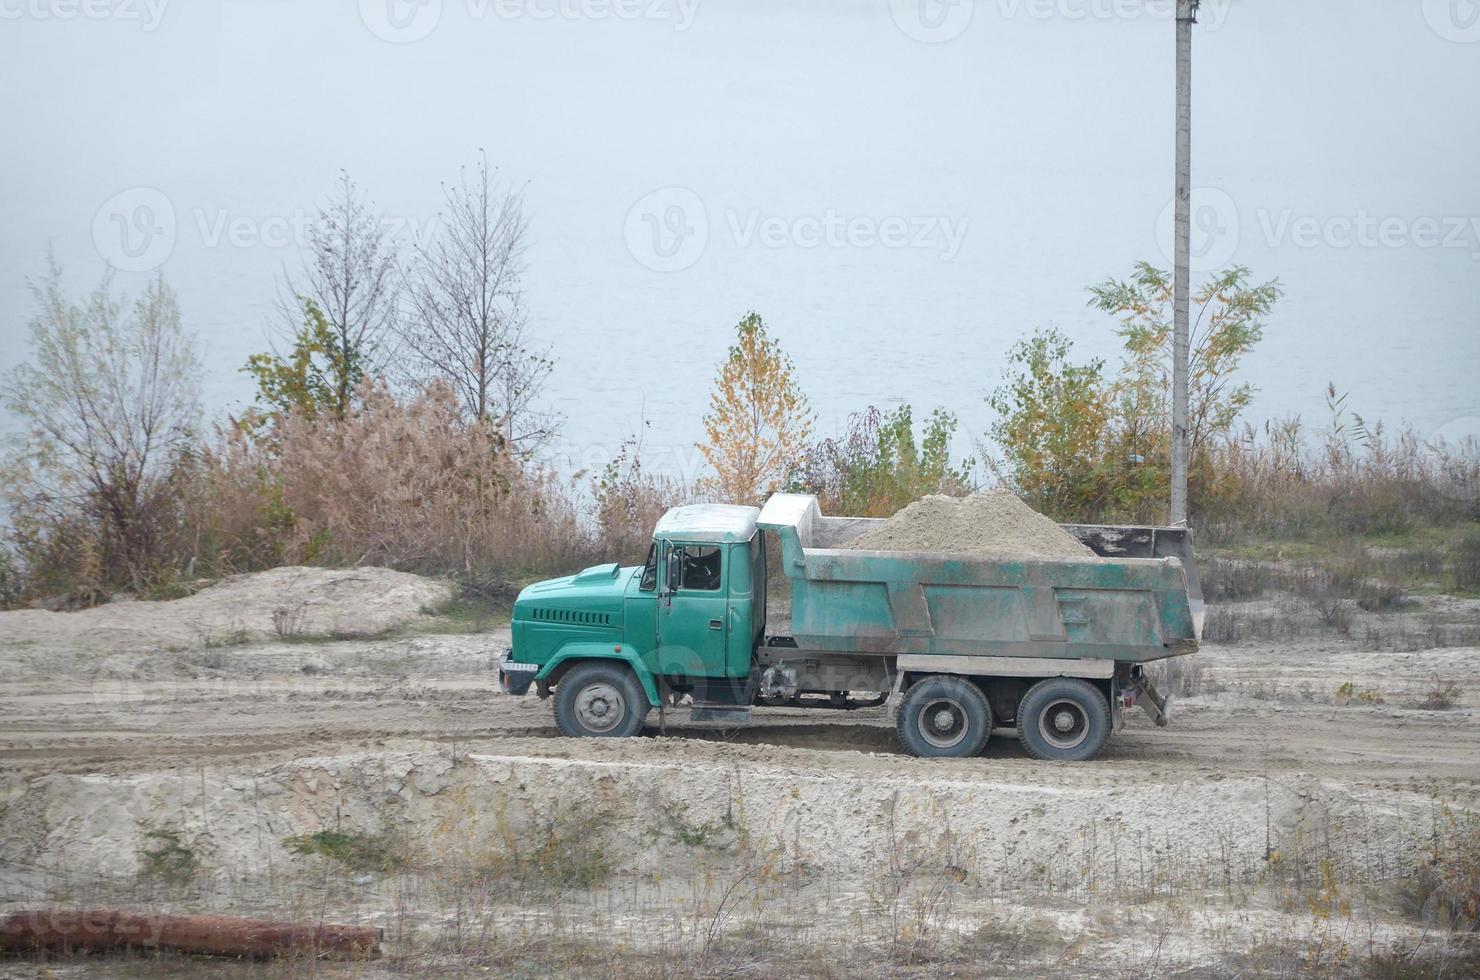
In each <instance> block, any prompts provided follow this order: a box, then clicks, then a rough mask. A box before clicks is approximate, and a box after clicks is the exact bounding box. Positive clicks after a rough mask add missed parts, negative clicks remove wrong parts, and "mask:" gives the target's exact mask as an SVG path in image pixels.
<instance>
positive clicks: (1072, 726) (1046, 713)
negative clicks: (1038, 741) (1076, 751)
mask: <svg viewBox="0 0 1480 980" xmlns="http://www.w3.org/2000/svg"><path fill="white" fill-rule="evenodd" d="M1038 734H1039V735H1041V736H1043V740H1044V741H1045V742H1047V743H1048V744H1049V745H1051V746H1053V747H1054V748H1056V749H1060V750H1066V749H1072V748H1075V747H1077V746H1078V745H1079V744H1080V743H1081V742H1083V741H1084V740H1085V739H1086V738H1088V737H1089V716H1088V715H1087V714H1086V713H1085V710H1084V706H1083V705H1082V704H1080V703H1079V702H1077V701H1073V700H1071V699H1069V698H1062V699H1060V700H1058V701H1054V702H1053V703H1051V704H1049V705H1047V706H1046V707H1044V709H1043V711H1042V712H1041V713H1040V714H1039V715H1038Z"/></svg>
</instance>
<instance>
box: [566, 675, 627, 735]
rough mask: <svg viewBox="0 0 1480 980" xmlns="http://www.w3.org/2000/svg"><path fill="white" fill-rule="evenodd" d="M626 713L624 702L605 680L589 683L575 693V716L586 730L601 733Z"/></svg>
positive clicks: (609, 728)
mask: <svg viewBox="0 0 1480 980" xmlns="http://www.w3.org/2000/svg"><path fill="white" fill-rule="evenodd" d="M625 713H626V702H624V701H623V700H622V694H621V692H620V691H618V690H617V689H616V688H615V687H613V686H612V685H610V684H607V683H605V682H600V683H597V684H590V685H588V686H586V687H585V688H582V689H581V692H580V693H579V694H577V695H576V717H577V718H579V719H580V722H581V724H582V725H583V726H585V727H586V729H587V730H589V731H592V732H596V733H598V734H599V733H602V732H608V731H611V730H612V729H613V728H616V727H617V725H619V724H620V723H621V721H622V716H623V715H624V714H625Z"/></svg>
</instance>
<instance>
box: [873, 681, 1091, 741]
mask: <svg viewBox="0 0 1480 980" xmlns="http://www.w3.org/2000/svg"><path fill="white" fill-rule="evenodd" d="M1110 724H1111V722H1110V706H1109V704H1107V703H1106V701H1105V695H1104V694H1102V693H1100V690H1099V689H1098V688H1097V687H1095V686H1094V685H1093V684H1091V683H1089V682H1088V681H1084V680H1080V679H1079V678H1075V677H1050V678H1048V679H1047V680H1042V681H1039V682H1038V683H1037V684H1034V685H1033V686H1032V687H1031V688H1029V689H1028V693H1027V694H1025V695H1023V699H1022V701H1021V702H1020V703H1019V704H1018V708H1017V729H1018V740H1019V741H1021V742H1022V743H1023V748H1024V749H1026V750H1027V752H1028V754H1029V755H1031V756H1033V757H1034V758H1036V759H1045V760H1050V761H1055V762H1079V761H1082V760H1085V759H1090V758H1093V757H1094V756H1095V754H1096V753H1098V752H1099V751H1100V749H1101V748H1102V747H1103V746H1104V744H1105V739H1107V738H1109V736H1110ZM895 729H896V731H897V732H898V734H899V741H900V743H901V744H902V745H903V746H904V747H905V750H906V751H908V752H909V753H910V754H911V755H916V756H923V757H927V758H966V757H969V756H974V755H979V754H981V751H982V749H983V748H985V747H986V744H987V739H988V737H989V736H990V735H991V734H992V709H991V705H990V704H988V702H987V697H986V695H985V694H984V693H982V689H981V688H980V687H978V686H977V685H975V684H973V683H972V682H971V681H968V680H965V679H963V678H960V677H950V676H946V675H944V674H933V675H931V676H929V677H924V678H921V679H920V680H918V681H916V682H915V683H914V684H912V685H910V687H909V688H908V689H907V690H906V691H905V693H904V698H903V700H901V701H900V705H899V714H898V716H897V717H896V719H895Z"/></svg>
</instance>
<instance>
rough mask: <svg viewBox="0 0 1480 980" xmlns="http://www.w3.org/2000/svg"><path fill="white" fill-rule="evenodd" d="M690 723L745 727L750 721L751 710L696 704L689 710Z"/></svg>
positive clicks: (731, 706)
mask: <svg viewBox="0 0 1480 980" xmlns="http://www.w3.org/2000/svg"><path fill="white" fill-rule="evenodd" d="M689 721H691V722H694V723H696V724H711V725H714V724H719V725H743V724H745V723H746V722H748V721H750V708H749V707H748V706H745V707H737V706H735V705H729V704H725V705H713V706H711V705H701V704H696V705H694V706H693V707H692V708H690V709H689Z"/></svg>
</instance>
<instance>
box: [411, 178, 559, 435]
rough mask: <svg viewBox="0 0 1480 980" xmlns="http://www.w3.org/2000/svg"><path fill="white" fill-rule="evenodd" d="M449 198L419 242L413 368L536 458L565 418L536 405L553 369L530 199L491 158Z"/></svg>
mask: <svg viewBox="0 0 1480 980" xmlns="http://www.w3.org/2000/svg"><path fill="white" fill-rule="evenodd" d="M443 195H444V197H445V199H446V212H445V213H444V214H443V215H442V216H441V220H440V221H439V222H438V229H437V230H438V234H437V236H436V237H435V238H433V239H431V240H430V241H423V242H419V243H418V245H417V248H416V256H415V259H414V261H413V263H412V267H411V271H410V275H409V277H408V278H409V285H408V289H407V293H408V298H409V304H410V311H409V316H408V318H407V321H406V324H405V343H406V346H407V348H408V349H409V350H410V351H411V353H412V354H413V355H414V360H415V366H414V368H413V371H414V372H416V373H417V375H418V377H419V378H420V379H421V380H423V381H425V380H430V379H433V378H441V379H444V380H446V381H447V382H449V383H450V384H451V385H452V387H453V389H454V390H456V391H457V393H458V395H459V397H460V398H461V399H462V402H463V407H464V410H465V412H466V413H467V415H468V416H469V417H471V418H474V419H481V420H489V421H492V422H494V423H496V424H497V425H498V427H499V429H500V431H501V432H502V433H503V435H504V439H505V442H506V444H507V446H508V447H509V450H510V451H511V452H513V453H514V454H516V455H519V456H525V457H527V456H530V455H532V454H533V453H535V452H536V451H538V450H539V449H540V448H541V447H542V446H544V445H545V444H546V443H547V442H548V441H549V440H550V438H551V437H552V436H553V435H554V434H555V432H556V430H557V428H558V427H559V423H560V419H559V418H558V416H555V415H553V414H550V413H547V412H541V411H539V410H538V409H537V408H536V403H537V400H538V397H539V394H540V391H541V389H542V388H543V387H544V382H545V380H546V378H548V377H549V374H550V370H551V368H552V366H553V364H552V362H551V360H550V358H549V351H548V348H546V347H540V346H538V345H537V344H536V343H535V342H534V340H533V338H532V337H531V336H530V330H529V322H528V318H527V316H526V313H525V309H524V297H523V288H522V279H523V275H524V271H525V267H524V253H525V249H526V247H527V243H526V234H527V232H528V228H529V223H528V220H527V219H526V218H525V216H524V199H523V196H522V195H521V194H520V193H518V192H516V191H512V190H509V189H508V188H506V187H504V186H503V185H502V184H500V183H498V182H497V180H496V179H495V174H494V173H493V172H492V171H490V170H489V167H488V158H487V155H486V154H483V153H481V152H480V154H479V158H478V163H477V165H476V167H475V168H474V171H473V173H472V174H469V173H468V171H467V170H466V169H464V170H463V172H462V177H461V179H460V180H459V182H458V183H457V185H455V186H449V185H446V184H444V185H443Z"/></svg>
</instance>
